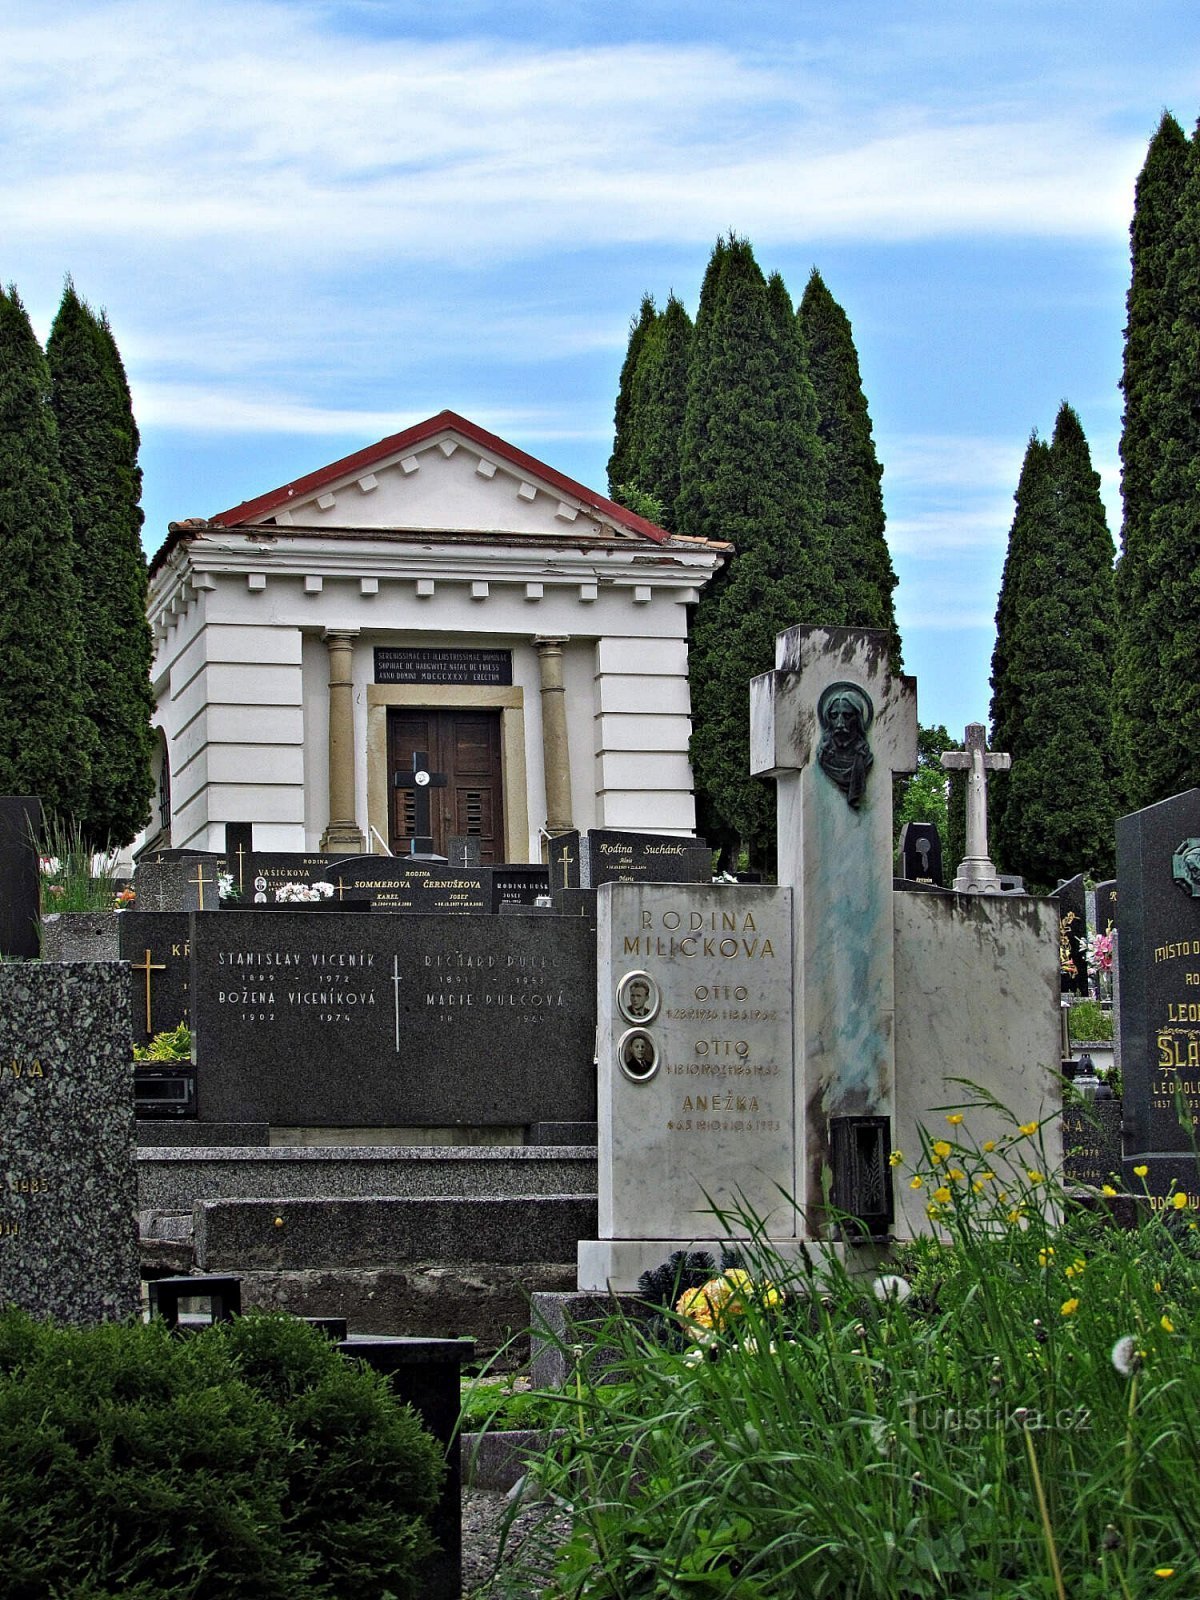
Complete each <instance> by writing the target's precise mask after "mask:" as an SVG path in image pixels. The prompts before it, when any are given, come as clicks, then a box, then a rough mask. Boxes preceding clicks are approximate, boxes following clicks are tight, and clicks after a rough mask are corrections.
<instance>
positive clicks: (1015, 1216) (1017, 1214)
mask: <svg viewBox="0 0 1200 1600" xmlns="http://www.w3.org/2000/svg"><path fill="white" fill-rule="evenodd" d="M1024 1215H1025V1213H1024V1212H1023V1211H1022V1210H1021V1208H1020V1206H1014V1207H1013V1208H1012V1210H1011V1211H1010V1212H1009V1213H1008V1220H1009V1221H1010V1222H1020V1220H1021V1218H1022V1217H1023V1216H1024Z"/></svg>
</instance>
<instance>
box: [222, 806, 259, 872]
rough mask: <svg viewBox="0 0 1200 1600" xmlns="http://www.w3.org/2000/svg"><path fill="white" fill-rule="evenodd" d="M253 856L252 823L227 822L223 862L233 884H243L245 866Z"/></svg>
mask: <svg viewBox="0 0 1200 1600" xmlns="http://www.w3.org/2000/svg"><path fill="white" fill-rule="evenodd" d="M253 854H254V824H253V823H252V822H227V823H226V824H225V861H226V864H227V867H228V871H229V875H230V877H231V878H232V879H233V881H234V883H235V884H238V885H239V886H240V885H242V884H244V882H245V877H246V864H247V862H248V861H249V859H250V857H251V856H252V855H253Z"/></svg>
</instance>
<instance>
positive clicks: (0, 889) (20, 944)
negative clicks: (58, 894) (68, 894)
mask: <svg viewBox="0 0 1200 1600" xmlns="http://www.w3.org/2000/svg"><path fill="white" fill-rule="evenodd" d="M41 826H42V803H41V801H40V800H38V799H37V798H36V797H35V796H33V795H20V794H16V795H14V794H6V795H0V956H9V957H16V958H20V959H21V960H33V959H35V958H36V956H37V953H38V897H39V894H40V892H41V876H40V871H39V866H38V846H37V839H38V834H39V832H40V831H41Z"/></svg>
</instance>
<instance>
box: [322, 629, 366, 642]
mask: <svg viewBox="0 0 1200 1600" xmlns="http://www.w3.org/2000/svg"><path fill="white" fill-rule="evenodd" d="M361 631H362V630H361V629H359V628H325V629H323V630H322V633H321V638H322V639H323V640H324V641H325V643H326V644H330V643H332V642H333V640H335V639H357V638H358V636H359V633H360V632H361Z"/></svg>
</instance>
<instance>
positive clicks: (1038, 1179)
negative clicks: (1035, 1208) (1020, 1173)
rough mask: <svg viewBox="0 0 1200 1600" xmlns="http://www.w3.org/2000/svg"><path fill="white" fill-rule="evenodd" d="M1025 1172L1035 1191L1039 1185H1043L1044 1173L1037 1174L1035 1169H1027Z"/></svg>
mask: <svg viewBox="0 0 1200 1600" xmlns="http://www.w3.org/2000/svg"><path fill="white" fill-rule="evenodd" d="M1025 1170H1026V1172H1027V1173H1028V1176H1029V1181H1030V1183H1031V1184H1032V1185H1033V1186H1034V1188H1035V1189H1036V1188H1037V1186H1038V1184H1039V1183H1045V1181H1046V1174H1045V1173H1044V1172H1039V1171H1038V1169H1037V1168H1036V1167H1027V1168H1026V1169H1025Z"/></svg>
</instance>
